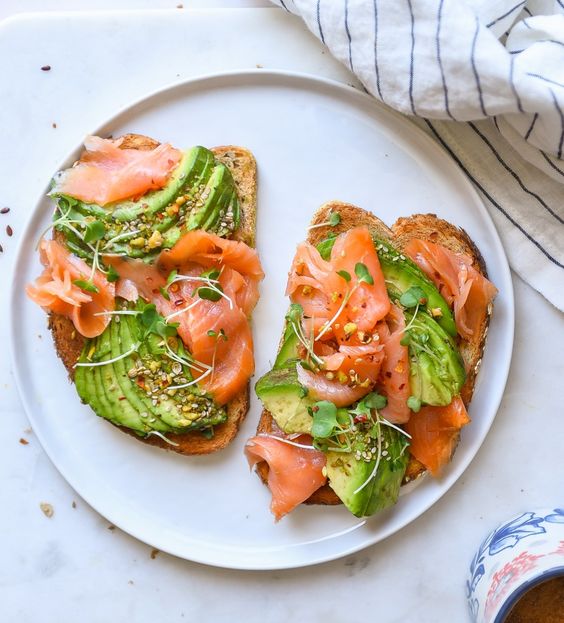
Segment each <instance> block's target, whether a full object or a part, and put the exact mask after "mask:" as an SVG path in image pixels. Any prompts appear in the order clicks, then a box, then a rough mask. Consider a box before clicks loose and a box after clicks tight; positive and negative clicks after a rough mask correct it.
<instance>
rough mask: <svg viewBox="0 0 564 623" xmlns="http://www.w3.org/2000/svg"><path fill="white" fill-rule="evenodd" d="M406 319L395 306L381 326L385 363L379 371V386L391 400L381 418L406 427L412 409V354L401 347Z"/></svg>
mask: <svg viewBox="0 0 564 623" xmlns="http://www.w3.org/2000/svg"><path fill="white" fill-rule="evenodd" d="M404 330H405V317H404V315H403V311H402V310H401V309H400V308H399V307H398V306H397V305H392V306H391V308H390V313H389V314H388V315H387V316H386V319H385V322H381V323H380V324H379V325H378V333H379V335H380V341H381V343H382V346H383V349H384V361H383V363H382V367H381V368H380V380H379V383H378V387H379V388H381V390H382V393H383V394H384V395H385V396H386V398H387V399H388V404H387V405H386V406H385V407H384V408H383V409H382V411H381V413H382V415H383V416H384V417H385V418H386V419H387V420H388V421H390V422H392V423H393V424H405V423H406V422H407V421H408V420H409V418H410V416H411V410H410V408H409V407H408V406H407V399H408V398H409V396H410V395H411V391H410V385H409V353H408V348H407V346H403V345H402V344H401V340H402V338H403V337H404Z"/></svg>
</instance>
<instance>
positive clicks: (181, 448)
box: [49, 134, 257, 455]
mask: <svg viewBox="0 0 564 623" xmlns="http://www.w3.org/2000/svg"><path fill="white" fill-rule="evenodd" d="M158 145H159V143H158V141H156V140H154V139H152V138H150V137H148V136H142V135H140V134H126V135H124V136H123V137H122V142H121V144H120V148H121V149H139V150H150V149H155V147H157V146H158ZM211 151H212V152H213V153H214V155H215V157H216V158H217V160H219V161H220V162H223V164H225V165H226V166H227V167H228V168H229V169H230V171H231V173H232V175H233V179H234V181H235V184H236V186H237V190H238V194H239V199H240V205H241V220H240V225H239V227H238V229H237V231H235V233H234V235H233V238H234V239H235V240H241V241H243V242H245V243H246V244H248V245H250V246H254V244H255V230H256V197H257V168H256V161H255V158H254V156H253V155H252V154H251V152H250V151H248V150H246V149H244V148H242V147H236V146H233V145H229V146H222V147H215V148H213V149H212V150H211ZM54 238H55V239H56V240H58V241H59V242H64V235H63V234H62V233H60V232H54ZM49 329H50V330H51V333H52V335H53V341H54V343H55V349H56V351H57V355H58V356H59V358H60V359H61V360H62V362H63V364H64V365H65V368H66V369H67V372H68V374H69V378H70V379H71V381H72V380H73V378H74V368H73V366H74V364H75V363H76V361H77V360H78V358H79V356H80V353H81V351H82V348H83V346H84V342H85V339H84V338H83V337H82V336H81V335H80V334H78V333H77V331H76V330H75V328H74V325H73V323H72V322H71V321H70V320H69V319H68V318H65V317H64V316H60V315H58V314H53V313H51V314H49ZM226 408H227V421H226V422H225V423H223V424H220V425H219V426H216V427H214V436H213V438H212V439H206V438H205V437H204V436H203V435H202V434H201V433H199V432H197V431H195V432H193V433H183V434H167V438H168V439H170V441H172V442H173V443H176V444H178V445H177V446H173V445H171V444H169V443H167V442H166V441H164V440H163V439H161V438H160V437H157V436H156V435H151V436H149V437H140V436H139V435H137V434H136V433H134V432H133V431H131V430H130V429H127V428H124V427H118V428H120V429H121V430H122V431H124V432H125V433H128V434H130V435H131V436H132V437H134V438H135V439H138V440H139V441H142V442H144V443H148V444H150V445H152V446H158V447H160V448H164V449H165V450H172V451H174V452H178V453H179V454H185V455H193V454H211V453H212V452H217V451H218V450H222V449H223V448H225V447H226V446H227V445H228V444H229V443H230V442H231V441H232V440H233V439H234V437H235V436H236V435H237V432H238V430H239V427H240V426H241V423H242V422H243V420H244V419H245V416H246V415H247V412H248V410H249V385H248V384H247V386H246V387H245V389H244V390H243V391H241V392H240V393H239V394H238V395H237V396H236V397H235V398H234V399H233V400H232V401H231V402H230V403H229V404H228V405H227V406H226Z"/></svg>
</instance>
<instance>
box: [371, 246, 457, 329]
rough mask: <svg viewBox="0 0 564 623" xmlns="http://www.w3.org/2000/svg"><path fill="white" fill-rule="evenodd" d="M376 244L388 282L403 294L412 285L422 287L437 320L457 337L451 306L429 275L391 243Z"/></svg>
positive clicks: (429, 307) (427, 304)
mask: <svg viewBox="0 0 564 623" xmlns="http://www.w3.org/2000/svg"><path fill="white" fill-rule="evenodd" d="M374 246H375V247H376V251H377V253H378V259H379V260H380V266H381V267H382V272H383V273H384V278H385V280H386V284H387V285H392V286H393V287H395V288H397V289H398V290H399V291H400V292H401V293H402V294H403V293H404V292H406V291H407V290H409V288H412V287H419V288H421V290H423V292H424V293H425V298H426V299H427V301H426V303H425V306H426V307H427V309H432V310H434V311H435V314H436V316H435V320H436V321H437V322H438V323H439V324H440V325H441V327H442V328H443V329H444V330H445V331H446V332H447V333H448V334H449V335H452V336H453V337H456V335H457V331H456V324H455V322H454V316H453V315H452V312H451V311H450V307H449V305H448V303H447V302H446V301H445V299H444V298H443V296H442V295H441V293H440V292H439V290H438V289H437V286H436V285H435V284H434V283H433V282H432V281H431V280H430V279H429V277H427V275H426V274H425V273H424V272H423V271H422V270H421V269H420V268H419V266H417V264H415V262H413V261H412V260H410V259H409V258H408V257H406V256H405V255H403V253H400V252H399V251H397V250H396V249H394V248H393V247H392V246H391V245H390V244H389V243H387V242H382V241H380V240H377V239H375V240H374Z"/></svg>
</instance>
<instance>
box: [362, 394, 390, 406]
mask: <svg viewBox="0 0 564 623" xmlns="http://www.w3.org/2000/svg"><path fill="white" fill-rule="evenodd" d="M362 402H363V403H364V404H365V405H366V406H367V407H368V408H369V409H383V408H384V407H385V406H386V405H387V404H388V399H387V398H386V396H382V395H381V394H378V393H377V392H372V393H370V394H368V395H367V396H366V397H365V398H364V399H363V401H362Z"/></svg>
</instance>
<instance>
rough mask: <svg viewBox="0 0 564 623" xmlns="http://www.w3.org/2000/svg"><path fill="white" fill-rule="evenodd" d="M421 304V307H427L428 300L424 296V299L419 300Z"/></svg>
mask: <svg viewBox="0 0 564 623" xmlns="http://www.w3.org/2000/svg"><path fill="white" fill-rule="evenodd" d="M419 302H420V303H421V305H425V303H426V302H427V299H426V298H425V297H424V296H422V297H421V298H420V299H419Z"/></svg>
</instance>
